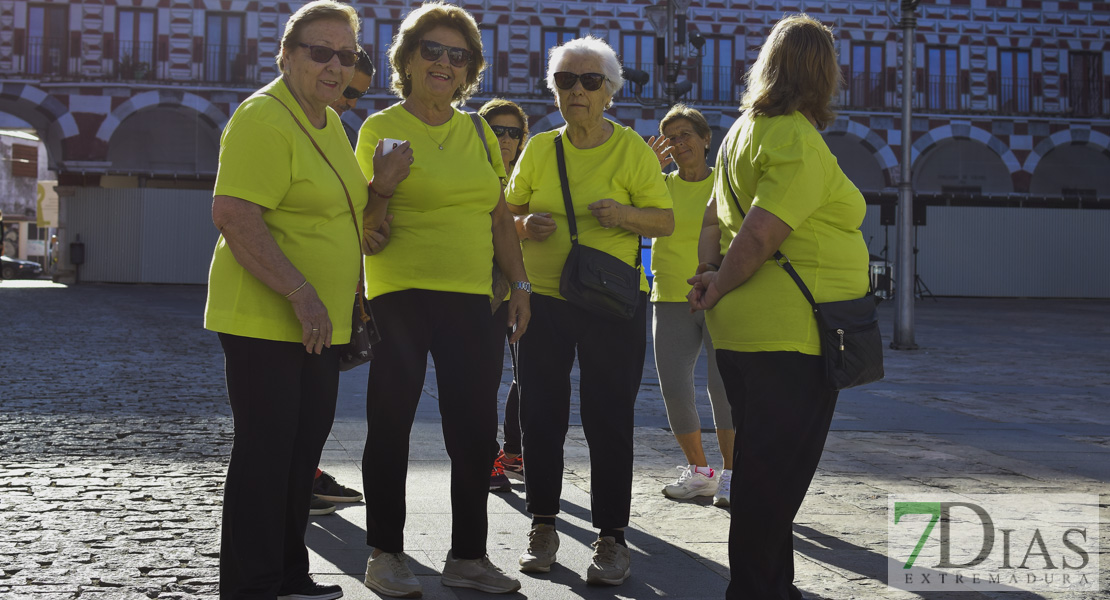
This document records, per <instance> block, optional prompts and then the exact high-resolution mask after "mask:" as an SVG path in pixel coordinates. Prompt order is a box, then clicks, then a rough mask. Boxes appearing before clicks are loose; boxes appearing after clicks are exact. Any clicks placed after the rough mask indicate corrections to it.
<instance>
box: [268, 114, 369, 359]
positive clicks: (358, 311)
mask: <svg viewBox="0 0 1110 600" xmlns="http://www.w3.org/2000/svg"><path fill="white" fill-rule="evenodd" d="M264 95H266V96H269V97H271V98H273V99H274V100H277V102H278V104H280V105H281V106H282V107H283V108H285V110H287V111H289V116H291V117H293V122H294V123H296V124H297V126H298V127H300V128H301V131H303V132H304V134H305V135H307V136H308V139H309V141H310V142H312V146H313V147H314V148H316V151H317V152H319V153H320V156H321V157H322V158H323V159H324V162H325V163H327V164H328V166H329V167H331V170H332V172H333V173H335V176H336V177H338V178H339V185H342V186H343V193H344V194H345V195H346V196H347V208H349V209H350V210H351V218H352V219H354V223H355V235H356V236H358V250H359V255H358V287H357V288H356V289H355V303H354V312H353V313H352V315H351V341H349V342H347V344H346V345H344V346H343V347H342V348H339V370H340V371H348V370H350V369H353V368H355V367H357V366H359V365H363V364H366V363H368V362H370V359H372V358H374V353H373V351H372V350H371V349H370V347H371V346H373V345H374V344H377V343H378V342H380V341H382V336H381V333H380V330H379V329H378V325H377V323H376V322H375V321H374V313H372V312H371V311H370V303H369V302H367V300H366V294H365V293H364V290H365V287H364V285H363V284H364V282H365V278H364V274H365V266H366V265H365V264H364V263H363V261H362V224H361V223H360V222H359V220H358V215H356V214H355V204H354V202H352V201H351V193H350V192H349V191H347V184H346V183H345V182H344V181H343V178H342V177H340V175H339V171H336V170H335V167H334V166H333V165H332V164H331V161H330V160H328V156H327V155H326V154H324V151H323V150H321V149H320V145H319V144H317V143H316V140H315V139H314V138H313V137H312V134H310V133H308V130H307V129H305V128H304V125H302V124H301V121H300V119H298V118H297V115H295V114H294V113H293V111H292V110H289V107H288V106H285V103H284V102H282V101H281V99H280V98H278V97H277V96H274V95H273V94H264Z"/></svg>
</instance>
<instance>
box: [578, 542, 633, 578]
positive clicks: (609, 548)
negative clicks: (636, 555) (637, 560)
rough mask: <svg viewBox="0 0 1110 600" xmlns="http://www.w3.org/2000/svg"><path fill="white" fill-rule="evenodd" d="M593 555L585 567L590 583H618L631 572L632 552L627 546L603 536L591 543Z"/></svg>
mask: <svg viewBox="0 0 1110 600" xmlns="http://www.w3.org/2000/svg"><path fill="white" fill-rule="evenodd" d="M593 547H594V555H593V558H592V559H591V560H590V566H589V567H588V568H587V569H586V583H588V584H590V585H602V584H603V585H620V584H622V583H624V580H625V579H628V576H629V575H631V574H632V553H631V552H629V551H628V547H626V546H622V545H621V544H618V543H617V541H616V540H615V539H614V538H612V537H610V536H605V537H603V538H598V540H597V541H596V542H594V543H593Z"/></svg>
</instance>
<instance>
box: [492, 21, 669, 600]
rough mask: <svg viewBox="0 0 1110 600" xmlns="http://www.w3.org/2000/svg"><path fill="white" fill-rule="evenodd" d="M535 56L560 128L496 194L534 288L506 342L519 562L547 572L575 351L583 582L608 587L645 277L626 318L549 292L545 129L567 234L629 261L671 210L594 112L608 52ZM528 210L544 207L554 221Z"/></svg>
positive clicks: (604, 100)
mask: <svg viewBox="0 0 1110 600" xmlns="http://www.w3.org/2000/svg"><path fill="white" fill-rule="evenodd" d="M548 64H549V67H548V75H547V85H548V87H549V88H550V89H551V91H552V92H553V93H554V94H555V101H556V104H557V105H558V107H559V112H560V114H562V116H563V119H565V120H566V127H563V128H560V129H559V130H557V131H549V132H544V133H541V134H539V135H536V136H534V137H533V138H532V141H531V142H529V144H528V147H527V148H525V150H524V154H523V155H521V157H520V162H519V163H518V164H517V166H516V169H515V170H514V171H513V176H512V179H510V181H509V187H508V189H507V191H506V198H507V200H508V202H509V206H510V207H511V209H512V210H513V212H514V213H515V214H516V215H518V216H517V217H516V218H517V221H518V230H519V231H520V233H521V237H522V240H523V241H522V246H523V250H524V263H525V266H526V268H527V269H528V276H529V277H530V278H531V280H532V285H533V290H534V291H535V292H536V293H535V295H534V296H533V299H532V310H533V313H532V314H533V318H532V323H531V326H530V328H529V331H528V336H527V337H525V338H523V339H522V340H521V341H520V344H519V348H518V352H519V357H518V358H519V363H520V364H519V367H520V369H519V376H520V391H521V398H520V417H521V428H522V430H523V442H524V444H523V445H524V448H523V450H524V455H525V456H527V457H528V477H527V478H526V479H525V485H526V487H527V491H528V501H527V508H528V512H530V513H532V515H533V520H532V530H531V531H530V532H529V534H528V539H529V541H528V549H527V550H526V551H525V552H524V554H523V555H522V556H521V557H520V568H521V570H522V571H525V572H540V573H546V572H548V571H550V570H551V565H552V564H554V563H555V560H556V552H557V550H558V547H559V537H558V535H557V534H556V532H555V527H556V516H557V514H558V513H559V497H560V495H561V491H562V490H561V484H562V479H563V443H564V441H565V438H566V432H567V426H568V420H569V416H570V389H571V386H570V371H571V367H572V366H573V363H574V358H575V354H577V356H578V364H579V367H580V372H581V384H580V386H579V396H580V400H581V415H582V426H583V429H584V431H585V434H586V440H587V442H588V443H589V446H590V457H591V481H590V498H591V510H592V513H593V525H594V527H596V528H597V529H599V533H598V539H597V541H596V542H594V554H593V559H592V561H591V564H590V566H589V568H588V569H587V571H586V581H587V582H588V583H591V584H605V585H619V584H621V583H623V582H624V581H625V579H627V578H628V576H629V574H630V572H631V565H630V558H631V555H630V553H629V551H628V546H627V544H626V543H625V539H624V528H625V527H626V526H627V525H628V520H629V513H630V505H631V499H632V427H633V407H634V404H635V401H636V392H637V390H638V389H639V387H640V378H641V376H642V375H643V369H644V351H645V348H646V344H647V342H646V336H645V332H646V326H647V325H646V320H645V319H646V317H645V315H646V306H647V295H646V292H647V289H648V288H647V280H646V279H645V278H644V276H643V274H642V273H641V274H640V276H639V277H640V289H641V290H642V292H641V294H640V298H639V306H638V308H637V310H636V313H635V316H634V317H633V318H632V319H629V320H624V319H621V318H619V317H611V316H602V315H598V314H595V313H592V312H589V311H587V310H586V309H583V308H580V307H578V306H576V305H572V304H570V303H569V302H567V301H566V300H565V299H563V297H562V296H560V295H559V278H560V274H561V272H562V269H563V264H564V263H565V262H566V258H567V254H568V253H569V252H570V248H571V240H570V235H569V228H568V220H567V210H566V208H565V203H564V201H563V194H562V186H561V184H560V176H559V168H558V165H557V161H556V154H555V144H556V137H557V136H561V143H562V147H563V150H564V153H565V155H566V170H567V177H568V181H569V188H570V189H569V192H570V196H571V200H572V206H573V207H574V218H575V221H576V223H577V230H578V235H579V242H580V243H582V244H584V245H586V246H590V247H593V248H597V249H599V250H602V251H604V252H607V253H609V254H611V255H613V256H616V257H618V258H620V259H621V260H623V261H625V262H626V263H627V264H628V265H629V266H632V265H633V264H634V263H635V262H638V261H636V260H635V259H636V257H637V256H638V254H639V251H640V244H639V236H641V235H646V236H649V237H658V236H665V235H670V233H671V231H672V230H673V229H674V218H673V215H672V214H671V197H670V194H669V193H668V192H667V186H666V184H665V183H664V181H663V177H662V176H660V174H659V161H658V159H657V158H656V156H655V153H654V152H653V151H652V149H651V147H649V146H648V145H647V144H646V143H645V142H644V140H643V138H642V137H640V135H639V134H638V133H636V132H635V131H633V130H632V129H629V128H627V127H623V126H621V125H618V124H617V123H614V122H613V121H610V120H608V119H606V118H605V114H604V111H605V109H606V108H608V107H609V106H610V104H612V101H613V95H614V94H615V93H616V92H617V90H619V89H620V88H621V85H622V84H623V83H624V80H623V78H622V77H621V68H620V63H619V62H618V61H617V56H616V53H615V52H613V49H612V48H610V47H609V45H608V44H606V43H605V42H603V41H601V40H599V39H597V38H592V37H587V38H584V39H577V40H572V41H570V42H567V43H566V44H564V45H562V46H558V47H556V48H554V49H552V51H551V58H550V61H549V63H548ZM536 215H547V216H549V217H550V218H551V220H552V221H553V222H554V227H549V226H547V224H546V222H545V221H544V220H537V219H536V218H535V217H536ZM539 224H544V225H545V226H544V227H538V226H537V225H539Z"/></svg>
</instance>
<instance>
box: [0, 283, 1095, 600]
mask: <svg viewBox="0 0 1110 600" xmlns="http://www.w3.org/2000/svg"><path fill="white" fill-rule="evenodd" d="M204 295H205V290H204V289H203V288H201V287H188V286H122V285H80V286H76V287H71V288H65V287H61V286H55V285H53V284H49V283H47V282H10V281H5V282H3V283H2V284H0V331H3V332H4V334H5V340H7V342H8V343H7V344H6V345H5V347H4V350H3V351H2V352H0V357H2V358H3V360H2V361H0V365H2V368H3V370H2V375H0V376H2V377H3V380H2V381H0V599H3V600H8V599H13V600H14V599H24V598H35V599H38V598H43V599H53V598H58V599H67V600H68V599H76V598H80V599H82V600H83V599H88V598H103V599H111V600H115V599H131V598H164V599H190V598H214V597H215V595H216V590H217V581H216V573H217V571H216V567H217V561H218V558H217V548H218V545H217V542H218V531H219V529H218V526H219V508H220V501H221V485H220V484H221V481H222V479H223V473H224V469H225V468H226V457H227V454H228V451H229V448H230V443H231V420H230V410H229V408H228V406H227V403H226V398H225V391H224V388H223V377H222V355H221V352H220V349H219V345H218V341H217V339H216V337H215V335H214V334H211V333H210V332H206V331H204V330H203V329H201V327H200V312H201V310H202V309H203V303H204ZM890 304H892V303H887V305H884V306H883V307H882V311H883V328H884V331H886V332H887V337H888V338H889V330H890V329H891V327H890V323H891V322H892V312H891V311H892V310H893V307H892V306H890ZM916 306H917V319H916V324H917V336H916V340H917V342H918V344H919V345H920V346H921V349H919V350H915V351H909V352H893V351H890V352H888V353H887V374H888V375H887V379H886V380H884V381H882V382H879V383H876V384H873V385H871V386H868V387H866V388H862V389H857V390H849V391H847V392H845V393H843V394H842V395H841V400H840V403H839V405H838V410H837V415H836V417H835V420H834V425H833V431H832V433H831V434H830V437H829V442H828V444H827V447H826V452H825V455H824V459H823V460H822V463H821V467H820V468H819V470H818V473H817V476H816V478H815V480H814V484H813V486H812V488H811V492H810V494H809V496H808V497H807V499H806V502H805V504H804V505H803V507H802V510H801V512H800V513H799V516H798V519H797V520H796V525H795V550H796V552H795V557H796V563H797V581H798V585H799V587H801V588H802V589H803V591H804V592H805V593H806V596H807V598H811V599H826V600H834V599H836V600H839V599H855V598H861V599H863V598H867V599H871V598H883V599H886V598H890V599H912V598H923V599H925V600H940V599H943V598H958V599H961V600H962V599H965V598H975V599H978V598H1005V599H1011V598H1021V599H1033V598H1052V599H1054V600H1055V599H1060V600H1087V599H1088V598H1092V597H1096V595H1097V594H1096V595H1091V594H1089V593H1088V594H1080V595H1077V594H1074V593H1072V594H1066V593H1061V594H1055V595H1053V594H1043V595H1037V594H1029V593H1020V592H1005V593H1002V592H999V593H987V592H984V593H947V594H946V593H933V592H930V593H920V594H915V593H908V592H900V591H897V590H892V589H891V588H888V587H886V583H885V582H886V558H885V550H886V548H885V543H886V504H887V495H888V494H891V493H907V492H921V491H930V490H944V491H955V492H959V493H1000V492H1014V493H1027V492H1033V491H1036V492H1065V491H1066V492H1079V493H1096V494H1101V503H1100V517H1101V539H1102V555H1101V559H1102V561H1101V562H1102V589H1103V590H1104V592H1102V593H1101V595H1097V597H1100V598H1106V597H1108V596H1107V594H1106V592H1105V590H1107V589H1110V560H1107V556H1108V552H1110V535H1108V534H1110V503H1108V500H1110V487H1108V482H1110V352H1108V350H1110V342H1108V340H1110V302H1105V301H1097V302H1096V301H1032V300H1025V301H1019V300H959V299H942V300H941V301H940V302H937V303H933V302H929V301H925V302H919V303H917V305H916ZM647 362H648V368H647V369H646V371H645V377H644V383H643V387H642V390H641V395H640V399H639V401H638V407H637V411H638V412H637V425H638V427H637V432H636V460H637V463H636V470H637V472H636V478H635V483H634V498H633V511H634V514H633V528H634V529H635V530H639V531H640V532H642V534H641V537H642V536H644V535H646V536H650V539H651V540H660V541H662V542H665V544H666V545H668V546H669V547H673V548H678V549H681V551H682V552H684V553H686V554H687V555H688V556H690V557H692V558H693V559H694V560H696V561H697V563H698V564H700V565H702V566H703V567H704V572H703V573H697V572H693V573H691V574H690V577H695V578H705V577H717V576H720V577H727V574H728V568H727V565H728V561H727V528H728V519H729V513H728V511H726V510H722V509H718V508H715V507H713V506H711V505H710V504H709V503H708V499H699V500H694V501H686V502H675V501H669V500H666V499H665V498H663V497H662V496H661V494H659V489H660V488H661V487H662V485H663V484H665V483H667V482H669V481H670V480H671V479H673V477H674V471H673V466H674V465H676V464H679V463H680V462H683V461H682V457H681V453H680V452H679V451H678V448H677V446H676V445H675V443H674V440H673V438H672V437H671V435H670V433H669V432H668V431H666V430H665V429H664V428H665V427H666V417H665V411H664V410H663V408H662V401H661V399H660V397H659V393H658V382H657V381H656V380H655V375H654V369H653V368H652V367H651V359H650V357H649V359H648V361H647ZM345 377H346V376H345ZM344 381H345V382H348V383H347V384H345V385H346V386H347V387H346V388H341V398H340V403H341V407H340V412H339V415H338V416H337V425H336V428H335V429H334V430H333V439H332V441H330V442H329V445H328V448H327V449H326V450H325V464H324V465H323V466H324V467H325V468H327V469H328V470H329V471H332V470H334V472H336V473H337V474H338V475H339V476H340V478H341V481H343V482H344V483H346V484H348V485H351V484H355V483H357V482H358V476H359V475H358V468H359V465H358V457H360V456H361V444H362V441H363V440H364V436H365V433H364V432H363V433H362V434H361V435H362V436H363V437H362V438H361V439H360V437H359V433H358V432H359V430H363V431H364V429H363V428H364V425H361V422H360V418H359V416H358V404H359V400H358V393H359V390H358V387H359V382H355V381H354V380H353V379H345V380H344ZM429 382H430V383H429V385H428V386H427V387H426V390H425V391H426V393H427V395H428V396H429V397H430V398H431V399H433V400H434V398H435V397H436V396H437V393H436V390H435V388H434V380H433V379H432V378H429ZM344 390H345V392H344ZM344 393H346V396H344ZM703 408H704V409H705V412H704V414H703V423H707V424H708V423H710V422H711V421H710V420H709V418H708V407H707V406H703ZM418 418H419V419H425V420H434V419H435V418H437V417H436V413H435V407H434V402H422V406H421V411H420V414H419V417H418ZM707 426H708V425H707ZM704 437H705V443H706V452H707V455H708V456H711V457H713V456H715V455H716V454H715V453H716V452H717V450H716V446H715V444H714V442H713V436H712V435H711V434H708V433H707V434H706V435H705V436H704ZM414 448H416V449H414V452H420V451H422V450H420V449H419V448H417V444H416V443H415V442H414ZM423 452H426V453H427V454H428V455H430V456H434V455H436V453H437V452H441V451H437V450H435V449H434V448H428V449H426V450H423ZM437 464H440V465H441V466H442V463H437ZM567 467H568V469H567V476H566V480H567V482H568V484H569V485H571V486H574V487H575V488H577V489H579V490H587V489H588V487H589V486H588V481H589V479H588V476H589V470H588V454H587V448H586V445H585V440H584V438H583V436H582V432H581V428H580V427H572V428H571V433H570V436H569V440H568V444H567ZM440 470H444V469H443V468H441V469H440ZM491 498H494V497H493V496H491ZM505 502H506V503H507V504H508V505H510V506H511V507H519V500H515V499H514V498H513V497H508V498H507V499H505ZM491 507H492V508H491V513H492V512H494V511H502V510H507V509H505V508H504V507H503V506H501V505H499V504H495V503H494V501H492V500H491ZM361 510H362V507H361V505H354V506H351V507H349V508H344V510H342V511H341V512H340V513H337V516H336V517H334V519H337V520H333V521H331V522H332V523H340V522H343V521H341V520H338V519H341V516H340V515H358V513H359V512H360V511H361ZM511 512H514V513H516V512H518V511H517V510H513V511H511ZM422 516H423V517H427V516H428V515H422ZM432 516H434V517H437V518H439V517H441V515H432ZM513 518H515V519H518V520H519V519H520V518H522V517H520V516H519V515H514V516H513ZM352 522H353V521H352ZM434 522H438V521H434ZM506 522H509V521H508V517H506ZM321 523H324V521H323V520H321ZM442 524H443V525H445V524H446V521H443V522H442ZM505 528H506V527H505V526H501V527H499V528H495V527H491V541H493V542H499V540H500V538H498V537H497V536H498V535H499V533H498V532H497V531H495V529H505ZM352 529H354V527H353V526H352ZM511 529H514V530H513V531H512V536H513V537H512V541H511V542H510V545H511V544H515V543H516V538H517V537H520V536H521V534H520V532H518V531H515V525H514V526H513V527H512V528H511ZM318 531H319V529H318V528H315V527H314V529H313V532H310V533H314V532H318ZM353 535H354V537H356V538H357V532H353ZM630 539H631V538H630ZM356 541H357V540H356ZM318 551H319V552H323V550H320V549H318V548H314V554H313V560H314V562H313V569H314V572H316V573H318V574H319V573H323V574H324V575H323V578H324V579H325V580H327V581H335V582H338V583H340V584H341V585H343V587H344V590H345V591H346V592H347V596H348V598H373V597H375V596H373V594H369V593H368V592H367V591H366V590H365V588H362V586H361V583H360V582H359V579H358V578H359V574H358V573H357V571H358V566H357V565H358V564H359V563H360V562H364V561H365V552H366V549H365V547H364V546H357V545H356V546H353V547H352V549H351V550H349V551H347V552H348V553H349V554H350V556H348V557H346V558H343V559H342V560H337V559H334V558H330V559H329V560H331V561H332V563H335V564H337V565H339V566H338V567H335V569H333V570H332V571H328V570H327V569H326V568H324V567H327V566H328V565H326V564H325V562H323V561H321V560H320V558H321V555H320V554H319V553H318ZM440 558H441V557H440ZM637 560H640V559H637ZM495 562H496V561H495ZM340 563H341V564H340ZM348 564H349V565H352V566H346V565H348ZM637 564H640V563H637ZM321 565H324V566H321ZM332 566H334V565H332ZM434 568H435V567H434V565H432V569H433V570H432V571H420V572H418V575H422V576H423V575H431V574H434ZM329 573H333V574H329ZM637 573H638V574H634V576H633V578H634V580H635V579H636V578H637V577H640V578H642V579H641V581H646V580H649V574H647V573H644V572H643V571H638V572H637ZM543 585H546V584H543V582H542V581H540V582H539V583H536V582H534V581H530V582H528V583H527V584H526V589H525V590H524V591H525V593H526V594H525V595H526V596H527V597H532V598H554V597H560V598H563V597H578V596H576V595H575V594H577V592H573V591H572V592H566V591H565V590H564V591H563V592H561V593H560V594H555V592H554V591H550V592H549V591H545V590H552V589H553V588H550V587H546V588H545V587H542V586H543ZM537 586H539V587H537ZM649 587H650V586H644V585H641V586H640V587H630V586H627V585H626V586H623V587H622V588H617V589H616V590H614V591H604V590H603V592H604V593H603V594H602V593H601V592H596V590H595V592H593V593H594V595H589V596H588V597H591V598H593V597H599V598H601V597H605V598H616V597H643V598H647V597H648V595H647V592H646V591H645V590H648V589H649ZM428 588H429V586H426V594H430V595H429V597H433V596H434V597H436V598H438V597H445V598H455V597H462V598H478V597H479V596H478V595H467V593H465V592H459V593H458V596H455V595H453V594H454V593H455V592H451V594H450V595H446V596H443V595H436V594H443V593H446V592H444V591H443V590H447V588H442V589H437V590H429V589H428ZM437 588H438V585H437ZM568 589H569V588H568ZM622 589H623V590H625V591H624V592H622V591H621V590H622ZM633 590H636V591H633ZM641 591H643V592H641ZM621 593H624V594H629V595H627V596H621V595H620V594H621ZM659 593H661V592H657V593H655V594H653V595H658V594H659ZM670 595H673V594H670Z"/></svg>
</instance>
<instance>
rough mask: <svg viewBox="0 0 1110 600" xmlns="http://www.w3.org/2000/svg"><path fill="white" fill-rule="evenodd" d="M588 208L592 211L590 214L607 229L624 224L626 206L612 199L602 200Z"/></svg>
mask: <svg viewBox="0 0 1110 600" xmlns="http://www.w3.org/2000/svg"><path fill="white" fill-rule="evenodd" d="M586 208H589V209H590V214H591V215H593V216H594V218H595V219H597V222H598V223H600V224H601V226H602V227H604V228H606V229H609V228H611V227H620V226H621V225H623V224H624V205H623V204H621V203H620V202H617V201H616V200H613V199H612V198H602V199H601V200H598V201H597V202H594V203H593V204H591V205H589V206H587V207H586Z"/></svg>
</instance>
